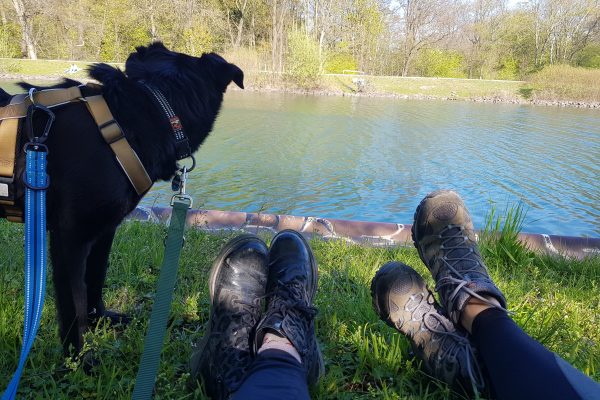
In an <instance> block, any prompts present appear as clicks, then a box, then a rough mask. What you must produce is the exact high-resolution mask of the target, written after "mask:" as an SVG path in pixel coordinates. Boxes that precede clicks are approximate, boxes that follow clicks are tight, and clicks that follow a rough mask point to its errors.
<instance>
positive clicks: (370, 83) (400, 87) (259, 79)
mask: <svg viewBox="0 0 600 400" xmlns="http://www.w3.org/2000/svg"><path fill="white" fill-rule="evenodd" d="M72 64H76V65H77V66H78V67H79V68H81V70H80V71H78V72H76V73H74V74H66V73H65V71H66V70H67V69H68V68H69V67H70V66H71V65H72ZM91 64H92V62H83V61H60V60H28V59H10V58H0V76H2V75H4V76H9V77H13V78H19V79H30V80H32V79H33V80H36V79H37V80H44V79H46V80H47V79H58V78H61V77H64V76H67V77H69V78H73V79H83V78H87V73H86V71H85V70H86V68H87V67H88V66H90V65H91ZM112 65H114V66H117V67H120V68H123V64H112ZM354 79H364V80H365V86H364V87H362V88H361V89H360V91H361V92H362V93H364V94H367V95H369V94H371V95H384V96H386V95H391V96H408V97H415V98H421V97H422V98H442V99H456V100H469V99H471V100H480V99H486V100H495V101H521V100H532V101H534V102H550V103H552V102H556V101H562V102H565V101H566V102H584V103H587V102H589V103H599V102H600V86H599V85H598V82H600V70H598V69H596V70H593V69H585V68H578V67H571V66H567V65H553V66H548V67H545V68H544V69H543V70H541V71H539V72H537V73H535V74H533V75H531V77H530V78H529V79H528V80H527V81H498V80H483V79H459V78H427V77H400V76H370V75H360V76H359V75H323V76H321V78H320V79H319V83H318V88H317V89H316V90H317V91H324V92H327V93H332V94H340V95H341V94H351V93H357V92H358V91H359V88H358V86H357V83H356V82H353V80H354ZM2 86H3V87H5V89H7V90H8V91H9V92H10V91H13V92H18V91H20V90H19V89H17V88H16V86H14V85H13V86H11V85H7V84H3V85H2ZM245 86H246V87H247V88H249V89H255V90H270V89H276V90H282V89H283V90H290V89H292V90H298V88H296V87H293V85H290V84H289V83H287V82H285V80H284V79H283V78H282V77H281V76H280V75H272V74H270V73H262V72H253V71H246V74H245Z"/></svg>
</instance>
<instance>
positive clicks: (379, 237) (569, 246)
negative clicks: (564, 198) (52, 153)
mask: <svg viewBox="0 0 600 400" xmlns="http://www.w3.org/2000/svg"><path fill="white" fill-rule="evenodd" d="M170 216H171V211H170V209H169V208H162V207H152V208H145V207H138V208H136V209H135V210H134V211H133V212H132V213H131V214H130V215H129V217H128V218H129V219H135V220H140V221H149V222H158V223H166V222H168V220H169V218H170ZM187 224H188V225H189V226H194V227H196V228H199V229H202V230H204V231H209V232H223V231H225V232H227V231H246V232H252V233H257V232H260V233H264V232H267V233H270V234H275V233H277V232H279V231H281V230H283V229H294V230H296V231H298V232H302V233H303V234H305V235H306V236H308V237H312V236H313V235H316V236H318V237H321V238H323V239H339V240H344V241H347V242H350V243H355V244H360V245H367V246H374V247H390V246H412V238H411V234H410V228H411V225H410V224H392V223H385V222H365V221H347V220H340V219H333V218H318V217H298V216H293V215H274V214H262V213H261V214H257V213H245V212H235V211H217V210H190V211H189V212H188V215H187ZM519 237H520V238H521V240H522V241H523V242H524V243H525V244H526V245H527V246H528V247H529V248H530V249H531V250H534V251H537V252H542V253H550V254H557V255H564V256H567V257H574V258H579V259H581V258H584V257H587V256H591V255H596V256H600V238H584V237H574V236H557V235H545V234H538V233H521V234H520V235H519Z"/></svg>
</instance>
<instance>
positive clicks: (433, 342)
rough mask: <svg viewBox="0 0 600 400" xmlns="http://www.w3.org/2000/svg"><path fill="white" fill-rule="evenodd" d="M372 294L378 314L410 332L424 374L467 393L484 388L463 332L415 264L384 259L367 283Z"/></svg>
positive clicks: (404, 330)
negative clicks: (430, 288) (438, 301)
mask: <svg viewBox="0 0 600 400" xmlns="http://www.w3.org/2000/svg"><path fill="white" fill-rule="evenodd" d="M371 297H372V299H373V308H374V309H375V312H376V313H377V315H378V316H379V318H381V320H382V321H384V322H385V323H386V324H388V325H389V326H391V327H392V328H394V329H396V330H398V331H399V332H401V333H403V334H404V335H405V336H406V337H408V339H409V340H410V343H411V345H412V348H413V351H414V353H415V355H416V356H417V357H418V358H419V359H421V360H422V361H423V367H424V368H425V370H426V371H427V372H428V373H430V374H431V375H432V376H434V377H435V378H437V379H439V380H441V381H444V382H446V383H448V384H450V385H451V386H454V387H455V388H462V389H463V390H464V391H466V392H468V393H472V392H475V391H481V390H482V389H483V387H484V380H483V375H482V372H481V370H480V367H479V363H478V362H477V358H476V356H475V351H474V348H473V347H472V346H471V343H470V341H469V339H468V338H467V333H466V332H465V331H464V330H462V329H460V328H458V329H457V328H456V327H455V325H454V324H453V323H452V322H451V321H450V320H449V319H448V318H447V317H446V315H445V314H444V311H443V310H442V309H441V307H440V306H439V305H438V304H437V302H436V301H435V298H434V297H433V293H431V291H430V290H429V288H427V286H426V285H425V282H424V281H423V278H422V277H421V276H420V275H419V274H418V273H417V272H416V271H415V270H414V269H412V268H411V267H409V266H408V265H405V264H402V263H399V262H389V263H387V264H385V265H384V266H383V267H381V268H380V269H379V271H377V273H376V274H375V277H374V278H373V281H372V282H371Z"/></svg>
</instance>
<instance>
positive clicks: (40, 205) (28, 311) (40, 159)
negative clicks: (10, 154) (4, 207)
mask: <svg viewBox="0 0 600 400" xmlns="http://www.w3.org/2000/svg"><path fill="white" fill-rule="evenodd" d="M36 109H41V110H43V111H45V112H46V113H48V117H49V119H48V123H47V125H46V130H45V132H44V135H43V136H42V137H32V135H30V140H31V141H30V142H29V143H27V144H26V145H25V152H26V154H27V155H26V161H25V162H26V164H25V174H24V176H23V181H24V183H25V186H26V190H25V318H24V323H23V325H24V328H23V345H22V347H21V355H20V358H19V365H18V367H17V370H16V371H15V374H14V375H13V377H12V379H11V381H10V383H9V384H8V387H7V389H6V391H5V392H4V394H3V395H2V400H13V399H15V398H16V397H17V388H18V386H19V380H20V379H21V375H22V374H23V369H24V368H25V362H26V361H27V356H28V355H29V351H30V350H31V347H32V346H33V342H34V340H35V336H36V334H37V331H38V329H39V327H40V322H41V318H42V309H43V307H44V296H45V294H46V258H47V257H46V189H47V188H48V182H49V179H48V177H47V175H46V155H47V154H48V149H47V147H46V146H45V145H43V144H42V142H43V141H44V140H45V137H46V136H47V135H48V131H49V129H50V125H51V124H52V121H54V114H52V112H51V111H50V110H48V109H45V107H41V106H38V105H35V104H34V105H32V106H31V107H30V110H28V118H32V116H33V112H34V111H35V110H36ZM29 113H31V116H30V115H29ZM31 125H32V124H31V121H30V126H31Z"/></svg>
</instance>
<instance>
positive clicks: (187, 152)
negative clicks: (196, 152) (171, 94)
mask: <svg viewBox="0 0 600 400" xmlns="http://www.w3.org/2000/svg"><path fill="white" fill-rule="evenodd" d="M140 83H141V84H142V86H144V87H145V88H146V89H147V90H148V91H149V92H150V93H152V99H153V100H154V103H156V104H157V105H158V108H160V109H162V110H163V112H164V114H165V115H166V116H167V119H168V120H169V124H170V125H171V129H172V130H173V136H174V137H175V152H176V155H177V160H183V159H184V158H188V157H189V156H191V155H192V154H191V153H192V150H191V148H190V142H189V140H188V138H187V136H186V135H185V132H184V131H183V125H182V124H181V120H180V119H179V117H178V116H177V115H175V112H174V111H173V108H172V107H171V105H170V104H169V102H168V101H167V99H166V98H165V96H164V95H163V94H162V93H161V92H160V90H158V89H157V88H155V87H153V86H151V85H149V84H148V83H146V82H144V81H140Z"/></svg>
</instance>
